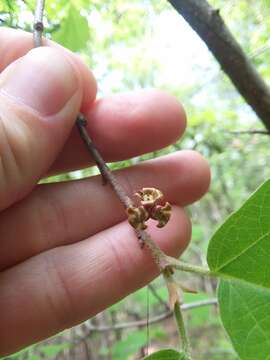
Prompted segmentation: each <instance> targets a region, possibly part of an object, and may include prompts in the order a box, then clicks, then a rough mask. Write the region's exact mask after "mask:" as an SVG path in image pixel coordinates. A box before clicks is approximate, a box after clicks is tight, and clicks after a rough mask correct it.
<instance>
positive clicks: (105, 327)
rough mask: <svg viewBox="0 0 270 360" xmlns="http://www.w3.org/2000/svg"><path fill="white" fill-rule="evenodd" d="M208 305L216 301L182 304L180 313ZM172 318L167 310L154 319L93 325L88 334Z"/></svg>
mask: <svg viewBox="0 0 270 360" xmlns="http://www.w3.org/2000/svg"><path fill="white" fill-rule="evenodd" d="M210 305H217V299H209V300H201V301H194V302H193V303H190V304H183V305H181V310H182V311H188V310H192V309H196V308H199V307H203V306H210ZM172 316H173V311H172V310H168V311H165V312H164V313H163V314H161V315H157V316H155V317H152V318H150V319H149V320H148V319H143V320H139V321H132V322H127V323H120V324H115V325H102V326H95V325H88V326H87V327H88V329H89V334H88V335H90V332H104V331H115V330H120V329H121V330H122V329H130V328H136V327H142V326H147V323H148V324H149V325H150V324H156V323H158V322H160V321H163V320H165V319H168V318H170V317H172Z"/></svg>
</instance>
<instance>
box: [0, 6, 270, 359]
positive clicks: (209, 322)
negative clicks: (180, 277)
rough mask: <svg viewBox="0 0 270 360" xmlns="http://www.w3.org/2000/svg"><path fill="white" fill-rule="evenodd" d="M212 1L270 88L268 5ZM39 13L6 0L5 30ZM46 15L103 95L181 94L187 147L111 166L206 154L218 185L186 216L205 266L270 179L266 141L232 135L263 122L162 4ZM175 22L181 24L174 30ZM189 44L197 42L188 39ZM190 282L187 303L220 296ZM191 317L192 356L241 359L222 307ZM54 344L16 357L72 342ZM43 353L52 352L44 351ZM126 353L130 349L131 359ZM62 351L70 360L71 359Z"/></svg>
mask: <svg viewBox="0 0 270 360" xmlns="http://www.w3.org/2000/svg"><path fill="white" fill-rule="evenodd" d="M210 3H211V4H212V5H213V6H215V7H216V8H219V9H220V12H221V15H222V16H223V18H224V20H225V22H226V23H227V25H228V26H229V27H230V29H231V31H232V32H233V34H234V35H235V37H236V38H237V39H238V41H239V42H240V44H241V45H242V46H243V48H244V50H245V51H246V53H247V54H248V56H249V58H250V60H251V61H252V62H253V63H254V65H255V66H256V68H257V69H258V71H259V72H260V74H261V75H262V76H263V77H264V79H265V80H266V82H268V83H269V81H270V57H269V52H270V42H269V32H270V1H269V0H254V1H253V2H252V6H251V3H250V1H249V0H237V1H235V0H228V1H226V2H225V1H222V0H211V1H210ZM34 7H35V1H34V0H29V1H23V0H0V26H9V27H13V28H20V29H24V30H26V31H31V29H32V23H33V12H34ZM45 18H46V20H45V28H46V30H45V33H46V36H47V37H48V38H49V39H54V40H56V41H58V42H60V43H61V44H63V45H64V46H66V47H68V48H69V49H71V50H73V51H76V52H77V53H78V54H79V55H80V56H81V57H82V58H83V60H84V61H85V62H86V63H87V64H88V65H89V66H90V67H91V68H92V70H93V72H94V74H95V76H96V78H97V81H98V84H99V96H106V95H107V94H110V93H114V92H119V91H130V90H134V89H138V88H150V87H158V88H161V89H163V90H165V91H169V92H170V93H172V94H174V95H175V96H176V97H177V98H178V99H179V100H180V101H181V102H182V103H183V104H184V107H185V109H186V112H187V116H188V128H187V131H186V134H185V135H184V137H183V138H182V139H181V140H179V141H177V143H176V144H173V145H171V146H169V147H167V148H166V149H162V150H159V151H156V152H154V153H151V154H146V155H144V156H141V157H138V158H135V159H131V160H126V161H123V162H120V163H114V164H110V166H111V167H112V169H118V168H121V167H126V166H130V165H134V164H136V163H138V162H140V161H144V160H147V159H150V158H153V157H158V156H162V155H165V154H168V153H171V152H174V151H178V150H182V149H192V150H197V151H199V152H200V153H202V154H203V155H204V156H205V157H206V159H207V160H208V161H209V163H210V165H211V169H212V185H211V188H210V191H209V193H208V195H207V196H205V197H204V199H203V200H202V201H200V202H199V203H197V204H195V205H193V206H191V207H189V209H188V211H189V213H190V215H191V217H192V221H193V239H194V241H193V242H192V244H191V246H190V247H189V249H188V250H187V251H186V253H185V255H184V259H185V260H187V261H192V262H194V263H200V262H201V263H204V261H205V260H204V255H205V253H206V248H207V242H208V239H209V238H210V235H211V234H212V233H213V232H214V230H215V228H216V227H217V226H218V225H219V224H220V223H221V222H222V221H223V220H224V219H225V218H226V217H227V216H228V215H229V214H230V213H231V212H232V211H233V210H236V209H237V208H238V207H239V206H240V205H241V204H242V203H243V202H244V201H245V199H246V198H247V197H248V195H249V194H250V193H251V192H252V191H254V190H255V188H256V187H257V186H258V185H259V184H260V183H262V182H263V181H264V180H265V179H266V178H268V177H269V138H268V136H264V135H256V134H245V135H243V134H237V133H235V132H236V131H241V130H249V129H253V128H258V129H259V128H262V125H261V123H260V121H259V120H258V119H257V118H256V116H255V115H254V113H253V112H252V110H251V109H250V107H249V106H248V105H247V104H246V103H245V102H244V101H243V99H242V98H241V96H240V95H239V94H238V93H237V91H236V90H235V89H234V87H233V86H232V84H231V83H230V81H229V80H228V78H227V77H226V75H225V74H224V73H223V72H222V71H221V70H220V67H219V65H218V64H217V63H216V61H215V59H214V58H213V56H212V55H211V54H210V53H209V52H208V51H207V49H206V48H205V47H204V46H203V45H202V44H201V43H200V41H199V40H198V39H197V38H196V36H195V35H194V34H193V32H192V31H191V30H190V29H189V28H188V26H186V25H183V23H184V22H183V20H182V19H181V17H180V16H179V15H177V14H176V12H175V11H174V10H173V9H172V8H171V7H170V5H169V3H168V2H167V1H165V0H162V1H150V0H132V1H128V0H110V1H106V2H104V1H102V0H91V1H90V0H89V1H88V0H76V1H75V0H71V1H68V2H67V1H66V0H47V1H46V11H45ZM170 23H172V24H173V26H175V27H174V28H173V29H171V28H170ZM185 26H186V27H185ZM178 27H179V28H180V29H181V31H179V30H178ZM186 38H189V39H191V41H190V42H189V41H185V39H186ZM179 56H180V58H181V57H182V58H183V59H186V61H182V62H179V65H178V64H177V62H176V63H174V62H172V60H173V58H174V57H175V58H177V59H178V57H179ZM182 68H184V69H187V70H185V71H183V69H182ZM172 70H173V71H172ZM185 72H187V73H188V76H185V74H184V73H185ZM170 74H172V76H171V77H170V76H169V75H170ZM173 80H175V81H173ZM96 174H97V170H96V169H95V168H91V169H90V168H89V169H85V170H82V171H79V172H78V171H77V172H73V173H69V174H63V175H62V174H61V175H58V176H56V177H53V178H48V179H45V180H43V182H52V181H70V180H73V179H74V180H77V179H78V178H81V177H86V176H92V175H96ZM179 176H181V174H179ZM184 280H185V281H187V282H188V283H190V284H191V286H194V287H196V288H197V289H199V290H202V291H203V295H200V296H199V295H188V296H187V297H185V301H188V302H189V301H195V300H196V299H198V296H199V298H200V299H202V298H206V297H207V296H208V297H209V296H213V294H214V290H215V285H216V284H215V283H212V282H208V283H206V282H204V281H202V280H200V279H199V280H194V279H193V278H192V279H191V278H190V277H187V278H186V277H184ZM155 284H156V286H157V291H158V294H159V295H160V297H161V298H162V299H163V300H165V299H166V291H165V289H164V288H163V285H162V283H161V282H160V280H158V281H157V282H156V283H155ZM204 294H207V295H204ZM146 298H147V290H146V289H142V290H140V291H139V292H137V293H135V294H133V295H130V296H129V297H128V298H127V299H125V300H123V301H122V302H120V303H118V304H116V305H114V306H113V307H111V308H110V309H109V310H108V311H107V315H106V316H105V317H106V319H112V318H115V313H116V314H117V316H116V317H117V321H119V322H121V321H127V319H130V317H131V319H132V320H134V316H135V315H134V314H133V315H126V314H127V313H128V310H129V309H133V310H134V312H135V313H136V314H137V315H136V316H139V315H138V314H140V315H141V316H142V317H144V316H145V315H142V314H146V312H147V302H146ZM149 307H150V312H151V314H152V312H153V313H156V312H157V313H160V312H162V311H164V309H163V310H162V306H161V305H160V303H159V302H158V300H157V299H156V298H155V297H153V296H152V295H151V294H149ZM151 314H150V315H151ZM136 316H135V318H136ZM187 318H188V320H189V321H188V324H189V332H190V334H191V341H192V346H193V349H194V357H195V359H210V358H211V360H220V359H225V360H226V359H227V360H235V359H237V357H236V355H235V354H234V353H233V351H232V349H231V346H230V344H229V342H228V340H227V338H226V337H225V335H224V332H223V330H222V328H221V326H220V322H219V320H218V314H217V313H216V311H215V309H210V308H201V309H196V310H193V311H192V312H189V313H188V315H187ZM155 327H156V329H157V331H156V333H155ZM160 329H162V328H160V326H158V325H157V326H156V325H155V326H151V331H150V340H151V342H152V343H158V344H163V345H165V346H166V344H167V345H173V344H174V340H173V339H174V338H175V334H174V335H172V336H171V337H169V336H168V335H167V337H166V334H168V333H170V331H169V330H168V329H169V325H167V323H166V326H165V325H164V332H163V335H164V334H165V338H163V337H162V336H161V338H162V339H163V340H161V338H160ZM161 333H162V332H161ZM145 334H146V332H145V329H143V330H141V331H133V330H132V332H131V331H126V332H121V334H120V337H119V338H118V337H117V336H115V337H114V341H113V345H112V344H111V345H110V346H109V345H108V343H107V345H106V346H105V345H100V349H101V350H102V351H101V358H102V356H103V358H106V356H108V355H104V354H105V353H106V352H107V354H108V352H109V353H110V356H111V357H113V356H117V357H114V358H117V359H127V358H128V357H129V356H130V354H131V353H133V354H134V353H136V351H137V350H138V351H139V350H140V349H141V348H142V347H143V346H144V345H145V344H146V342H147V341H148V340H147V339H146V337H145ZM155 336H156V337H155ZM100 337H101V335H100ZM97 339H99V335H97V334H96V336H95V337H94V341H97V343H99V340H97ZM55 341H56V344H51V343H48V344H46V345H44V346H43V345H36V346H33V347H31V348H30V349H28V350H26V351H25V352H24V354H22V353H20V354H17V355H14V357H10V358H19V359H21V358H24V359H28V360H30V359H35V358H36V359H38V358H40V357H42V358H44V357H46V358H51V357H56V356H57V355H56V354H54V355H52V353H51V354H48V352H49V351H50V350H48V349H51V351H53V350H52V349H53V348H50V346H56V348H54V349H59V354H60V348H59V347H57V346H60V347H61V346H62V344H63V343H64V344H65V343H66V342H65V341H63V340H62V338H61V337H59V338H56V340H55ZM100 343H102V341H100ZM100 343H99V344H100ZM132 344H135V345H136V346H135V347H134V346H133V345H132ZM129 345H130V347H129ZM46 346H49V348H47V352H46V350H45V349H46ZM132 346H133V347H132ZM42 349H43V350H42ZM127 349H130V350H128V352H127ZM62 350H63V349H61V351H62ZM55 351H56V350H55ZM102 353H103V355H102ZM27 354H28V355H27ZM65 354H66V355H65V356H67V352H66V353H65ZM115 354H117V355H115ZM107 358H108V357H107Z"/></svg>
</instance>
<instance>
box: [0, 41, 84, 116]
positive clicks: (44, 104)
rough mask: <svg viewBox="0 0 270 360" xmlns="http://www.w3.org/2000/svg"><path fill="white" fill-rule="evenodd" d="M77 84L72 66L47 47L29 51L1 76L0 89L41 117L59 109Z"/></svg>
mask: <svg viewBox="0 0 270 360" xmlns="http://www.w3.org/2000/svg"><path fill="white" fill-rule="evenodd" d="M5 72H6V73H5ZM78 86H79V81H78V78H77V76H76V72H75V69H74V68H73V66H72V65H71V64H70V63H69V61H68V60H67V59H66V57H65V56H64V55H62V54H61V53H60V52H59V50H56V49H53V48H49V47H40V48H36V49H33V50H31V51H30V52H29V53H27V55H25V56H24V57H23V58H21V59H20V60H19V61H17V62H15V63H14V64H12V65H11V66H9V67H8V68H7V69H6V70H5V71H4V72H3V73H2V74H1V76H0V90H1V91H2V92H4V93H6V94H8V95H9V96H10V97H12V98H13V99H15V100H17V101H18V102H20V103H23V104H25V105H27V106H28V107H30V108H32V109H33V110H35V111H37V112H38V113H40V114H41V115H43V116H44V115H46V116H47V115H53V114H57V113H58V112H59V111H60V110H62V109H63V107H64V106H65V104H66V103H67V102H68V100H69V99H70V98H71V97H72V96H73V95H74V93H75V92H76V90H77V89H78Z"/></svg>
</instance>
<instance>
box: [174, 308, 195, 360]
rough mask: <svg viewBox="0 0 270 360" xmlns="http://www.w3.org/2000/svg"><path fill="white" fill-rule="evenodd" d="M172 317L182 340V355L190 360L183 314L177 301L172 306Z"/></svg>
mask: <svg viewBox="0 0 270 360" xmlns="http://www.w3.org/2000/svg"><path fill="white" fill-rule="evenodd" d="M174 317H175V321H176V325H177V328H178V331H179V334H180V337H181V339H182V346H183V350H184V353H185V354H186V355H187V356H188V359H190V360H191V357H190V345H189V340H188V336H187V332H186V328H185V323H184V319H183V314H182V311H181V306H180V303H179V301H176V303H175V305H174Z"/></svg>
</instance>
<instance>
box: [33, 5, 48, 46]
mask: <svg viewBox="0 0 270 360" xmlns="http://www.w3.org/2000/svg"><path fill="white" fill-rule="evenodd" d="M44 7H45V0H37V4H36V9H35V19H34V30H33V36H34V46H35V47H39V46H42V32H43V29H44V25H43V12H44Z"/></svg>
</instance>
